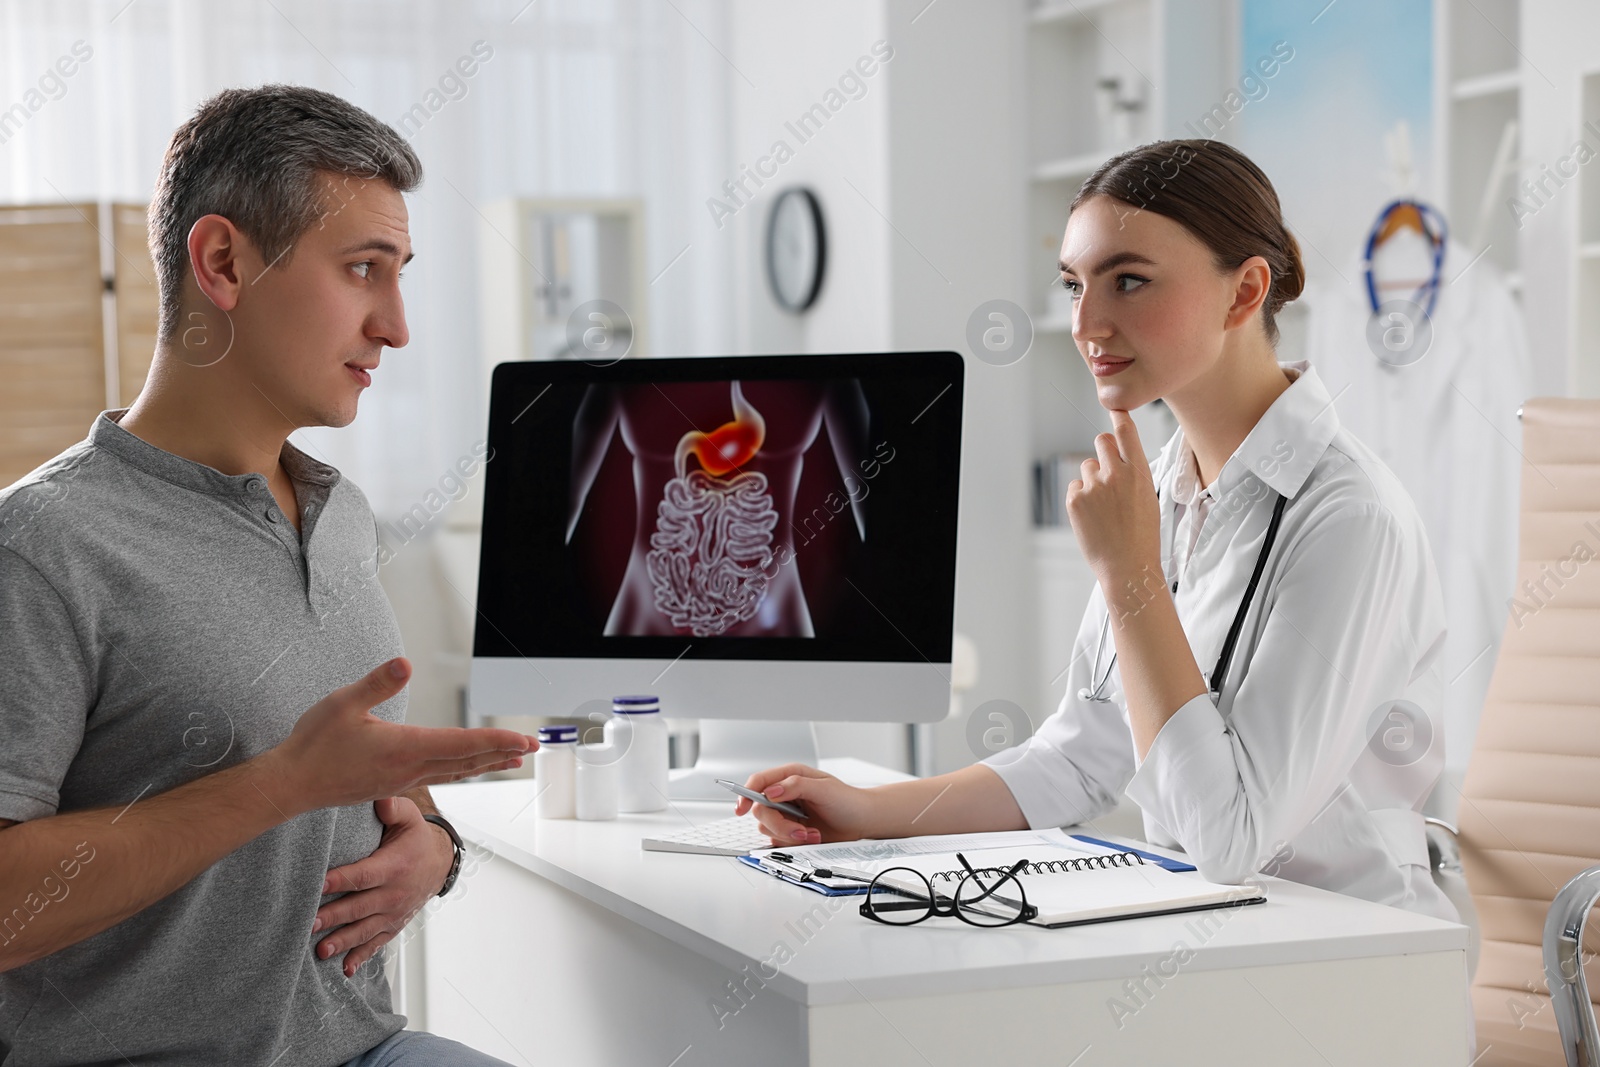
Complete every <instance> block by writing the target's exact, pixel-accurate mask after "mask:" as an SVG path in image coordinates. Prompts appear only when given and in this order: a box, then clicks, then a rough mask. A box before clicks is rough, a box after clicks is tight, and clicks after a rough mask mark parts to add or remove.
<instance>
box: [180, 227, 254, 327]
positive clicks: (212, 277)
mask: <svg viewBox="0 0 1600 1067" xmlns="http://www.w3.org/2000/svg"><path fill="white" fill-rule="evenodd" d="M245 246H246V242H245V239H244V236H243V235H242V234H241V233H240V232H239V231H238V229H237V228H236V227H235V226H234V225H233V223H231V222H229V221H228V220H227V219H225V218H223V217H222V216H221V215H206V216H204V217H202V218H200V219H198V220H196V221H195V224H194V225H193V226H191V227H190V228H189V266H190V267H191V268H193V270H194V280H195V284H196V285H198V286H199V287H200V292H201V293H203V294H204V295H205V297H206V299H207V300H210V301H211V303H212V304H214V305H216V307H217V308H218V309H219V310H221V311H232V310H233V309H234V308H235V307H237V306H238V304H239V294H240V292H241V291H242V290H243V289H244V284H245V279H244V278H243V274H244V263H243V256H242V253H243V252H244V250H245Z"/></svg>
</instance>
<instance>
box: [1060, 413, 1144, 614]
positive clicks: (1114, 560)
mask: <svg viewBox="0 0 1600 1067" xmlns="http://www.w3.org/2000/svg"><path fill="white" fill-rule="evenodd" d="M1111 429H1112V432H1111V433H1103V434H1099V435H1097V436H1096V437H1095V439H1094V450H1095V455H1096V458H1094V459H1086V460H1084V461H1083V477H1082V478H1074V479H1073V480H1072V482H1071V483H1069V484H1068V486H1067V517H1068V519H1069V520H1070V521H1071V523H1072V532H1073V533H1074V534H1075V535H1076V536H1077V538H1078V547H1079V549H1080V550H1082V552H1083V557H1084V559H1086V560H1087V561H1088V563H1089V566H1090V567H1091V568H1093V570H1094V574H1095V577H1096V578H1097V579H1098V580H1099V582H1100V587H1101V589H1102V590H1103V591H1104V592H1105V595H1106V603H1107V604H1120V603H1121V602H1122V600H1123V599H1125V595H1126V594H1127V593H1129V592H1138V591H1140V590H1142V589H1144V587H1145V586H1147V585H1150V580H1153V582H1154V584H1153V585H1150V588H1152V589H1154V588H1159V587H1160V586H1162V585H1163V584H1164V582H1165V579H1164V578H1163V577H1162V574H1163V572H1162V569H1161V513H1160V510H1159V509H1158V506H1157V503H1156V486H1155V481H1154V479H1153V478H1152V477H1151V475H1150V462H1149V460H1147V459H1146V458H1145V455H1144V446H1143V445H1142V444H1140V442H1139V431H1138V428H1137V427H1135V426H1134V423H1133V417H1132V416H1131V415H1129V414H1128V413H1127V412H1126V411H1123V410H1121V409H1120V408H1113V409H1111ZM1119 594H1122V595H1119Z"/></svg>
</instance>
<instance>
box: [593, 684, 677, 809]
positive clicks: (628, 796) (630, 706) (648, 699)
mask: <svg viewBox="0 0 1600 1067" xmlns="http://www.w3.org/2000/svg"><path fill="white" fill-rule="evenodd" d="M605 743H606V744H607V745H609V746H611V749H612V751H613V752H615V753H619V755H618V756H617V761H616V762H617V810H618V811H663V810H665V809H666V806H667V723H666V720H665V719H663V718H662V717H661V701H660V700H659V699H658V698H656V697H652V696H621V697H612V698H611V718H610V719H609V720H607V722H606V730H605Z"/></svg>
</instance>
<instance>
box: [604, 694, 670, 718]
mask: <svg viewBox="0 0 1600 1067" xmlns="http://www.w3.org/2000/svg"><path fill="white" fill-rule="evenodd" d="M611 710H612V711H614V712H616V713H617V714H618V715H648V714H649V713H651V712H658V711H660V710H661V698H660V697H652V696H624V697H612V698H611Z"/></svg>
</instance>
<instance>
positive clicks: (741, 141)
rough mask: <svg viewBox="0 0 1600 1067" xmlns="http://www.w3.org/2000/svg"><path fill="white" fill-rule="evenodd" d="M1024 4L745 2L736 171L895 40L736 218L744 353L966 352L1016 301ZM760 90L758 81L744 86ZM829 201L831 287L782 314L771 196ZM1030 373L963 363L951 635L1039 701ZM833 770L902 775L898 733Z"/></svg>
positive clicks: (987, 668) (740, 17) (860, 730)
mask: <svg viewBox="0 0 1600 1067" xmlns="http://www.w3.org/2000/svg"><path fill="white" fill-rule="evenodd" d="M1022 15H1023V7H1022V5H1021V4H1020V3H1006V4H997V3H980V2H978V0H941V2H939V3H937V4H934V5H929V4H928V3H927V0H906V2H900V0H877V2H872V3H862V2H859V0H825V2H821V3H811V4H807V5H805V6H804V7H803V8H798V7H795V6H792V5H783V6H780V5H777V4H767V3H760V4H757V3H741V4H738V5H736V6H735V8H734V13H733V33H732V37H733V49H732V52H731V54H730V60H731V62H732V63H733V65H734V66H735V67H737V68H738V70H739V71H740V72H742V73H736V74H735V76H734V92H733V99H734V109H733V111H734V132H733V137H732V143H733V145H734V153H735V160H736V164H737V163H739V162H742V163H747V164H748V163H751V162H752V161H753V160H754V159H755V158H756V157H757V156H759V155H761V154H763V153H765V152H766V151H767V150H768V148H769V147H770V146H771V143H772V141H773V140H774V139H776V138H779V137H783V138H786V139H787V140H789V141H790V143H791V144H792V145H793V144H794V143H795V138H794V137H793V136H792V135H791V134H790V133H789V131H787V130H786V129H785V127H784V125H783V124H784V121H785V120H788V119H792V118H793V116H795V115H797V114H799V113H800V112H801V111H803V110H805V109H806V108H807V107H809V106H810V105H811V104H812V103H814V102H816V101H818V100H819V99H820V98H821V97H822V95H823V93H824V92H825V91H826V90H827V89H828V88H829V87H830V86H832V85H834V84H836V82H837V79H838V77H839V75H840V74H841V73H842V72H843V71H845V70H846V69H847V68H848V67H849V66H850V65H851V64H852V63H854V62H855V60H856V59H857V58H858V57H860V56H862V55H867V54H870V51H871V48H872V45H873V43H874V42H875V41H878V40H880V39H886V40H887V41H888V42H889V43H890V45H891V46H892V47H893V49H894V54H893V57H892V58H891V59H890V60H889V61H888V62H887V63H885V64H883V65H882V66H881V68H880V69H879V70H878V71H877V73H875V74H874V75H873V76H872V77H871V78H869V79H867V85H868V88H867V92H866V93H865V95H864V96H862V97H861V99H859V100H850V101H849V102H848V103H847V104H846V105H845V106H844V107H842V108H841V109H840V111H839V112H838V114H837V115H835V116H834V117H833V118H832V119H831V120H830V122H829V123H828V125H827V126H826V127H824V129H823V130H822V131H821V132H820V134H818V135H817V136H815V137H814V138H813V139H812V140H810V141H808V142H807V143H805V144H804V145H800V146H798V147H797V151H796V154H795V158H794V159H793V160H792V161H791V162H790V163H788V164H787V165H785V166H784V167H783V168H782V169H781V171H780V173H779V175H778V177H777V178H776V179H774V181H772V182H771V183H769V184H768V185H767V186H766V188H764V189H763V190H761V191H760V195H759V197H758V198H757V199H756V201H755V202H754V203H752V204H751V205H750V206H749V207H747V208H743V209H741V210H740V212H739V213H738V215H737V216H736V217H735V218H734V219H733V220H731V221H730V222H729V224H728V226H727V229H729V230H733V231H735V234H734V239H735V240H736V241H737V242H738V251H739V255H740V257H741V258H740V260H739V263H738V269H737V271H736V273H737V276H738V281H737V282H736V287H737V288H736V304H737V306H738V308H739V312H738V314H739V315H740V320H741V321H740V324H739V326H740V328H739V337H740V341H741V345H742V346H743V347H744V349H745V350H746V351H750V352H828V351H875V350H928V349H954V350H957V351H962V350H963V349H964V348H965V340H964V337H965V330H966V321H967V317H968V316H969V315H970V314H971V312H972V311H973V309H974V308H976V307H977V306H978V305H979V304H981V303H982V302H984V301H986V300H989V299H992V298H995V297H1005V298H1007V299H1011V300H1015V301H1018V302H1021V300H1022V298H1021V296H1020V292H1021V288H1022V286H1021V280H1020V278H1019V277H1018V274H1019V273H1020V271H1019V268H1018V266H1017V261H1018V260H1019V258H1020V257H1019V256H1018V254H1017V248H1018V247H1019V242H1020V241H1021V240H1022V232H1023V222H1022V203H1023V194H1024V189H1023V187H1022V185H1021V180H1022V173H1023V168H1022V159H1021V146H1020V138H1019V137H1018V130H1019V129H1020V110H1019V104H1020V99H1019V97H1020V86H1021V78H1020V71H1021V62H1022V22H1021V20H1022ZM746 77H748V79H749V81H746V80H745V78H746ZM802 182H803V183H804V184H806V185H808V186H810V187H811V188H812V189H813V190H814V191H815V192H816V194H817V195H818V197H819V199H820V200H821V202H822V207H823V212H824V215H825V219H826V223H827V227H828V240H829V252H828V255H829V262H828V275H827V277H826V279H825V280H824V282H823V290H822V294H821V296H820V298H819V300H818V302H817V304H816V305H815V306H814V307H813V308H812V309H811V310H810V311H809V312H807V313H806V314H805V315H804V316H800V317H796V316H790V315H787V314H785V313H783V312H782V311H780V310H779V309H778V308H777V307H776V305H775V304H774V302H773V301H772V299H771V297H770V295H769V294H768V292H767V287H766V279H765V274H764V266H763V262H762V259H761V254H760V252H761V239H762V230H763V226H764V223H765V213H766V210H767V208H768V207H769V206H770V203H771V199H772V195H773V193H774V192H775V191H776V190H777V189H779V188H782V187H784V186H787V185H790V184H796V183H802ZM1025 383H1026V375H1025V374H1024V373H1023V370H1022V368H1021V367H1020V366H1012V367H1007V368H998V367H992V366H988V365H986V364H983V363H980V362H977V361H975V360H971V359H969V360H968V366H967V380H966V395H967V401H966V419H965V428H964V432H963V441H962V446H963V453H964V459H963V469H962V515H961V522H960V530H959V539H960V563H959V568H958V570H959V573H958V579H957V605H956V628H957V629H958V630H959V631H961V632H963V633H966V634H967V635H968V636H970V637H971V638H972V639H973V640H974V641H975V642H976V644H977V646H978V650H979V657H980V663H981V667H980V673H979V680H978V686H977V688H976V689H975V690H973V691H972V692H971V693H969V694H968V699H967V700H966V706H967V707H969V708H970V707H973V706H976V704H978V703H981V702H982V701H984V700H987V699H990V698H991V697H1004V698H1006V699H1010V700H1012V701H1015V702H1017V703H1023V704H1026V703H1027V700H1028V694H1029V692H1030V689H1029V687H1030V684H1031V682H1030V679H1031V677H1032V674H1031V671H1032V659H1033V655H1032V644H1033V637H1032V619H1033V617H1034V611H1033V604H1032V600H1031V596H1032V588H1031V583H1030V580H1029V574H1030V567H1029V563H1028V559H1029V556H1028V543H1027V539H1026V534H1027V522H1028V500H1027V470H1028V450H1027V442H1026V432H1025V421H1024V420H1023V419H1021V418H1019V413H1021V412H1023V411H1025V410H1026V384H1025ZM936 735H937V740H936V745H935V769H936V770H940V771H943V770H949V769H952V768H954V767H958V766H962V765H965V764H967V763H970V762H971V761H972V758H973V753H972V752H971V751H970V750H969V748H968V746H967V745H966V742H965V740H964V731H963V723H961V722H950V723H945V724H941V726H940V727H938V729H937V730H936ZM819 740H820V741H821V743H822V745H823V747H824V751H825V754H832V752H843V751H849V753H850V754H853V755H860V756H862V757H864V758H869V759H879V760H882V761H883V762H887V763H890V764H891V765H896V766H898V765H903V760H904V748H903V742H904V731H903V730H901V729H899V728H897V727H886V726H844V725H839V724H828V725H824V726H822V727H821V728H820V729H819Z"/></svg>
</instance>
